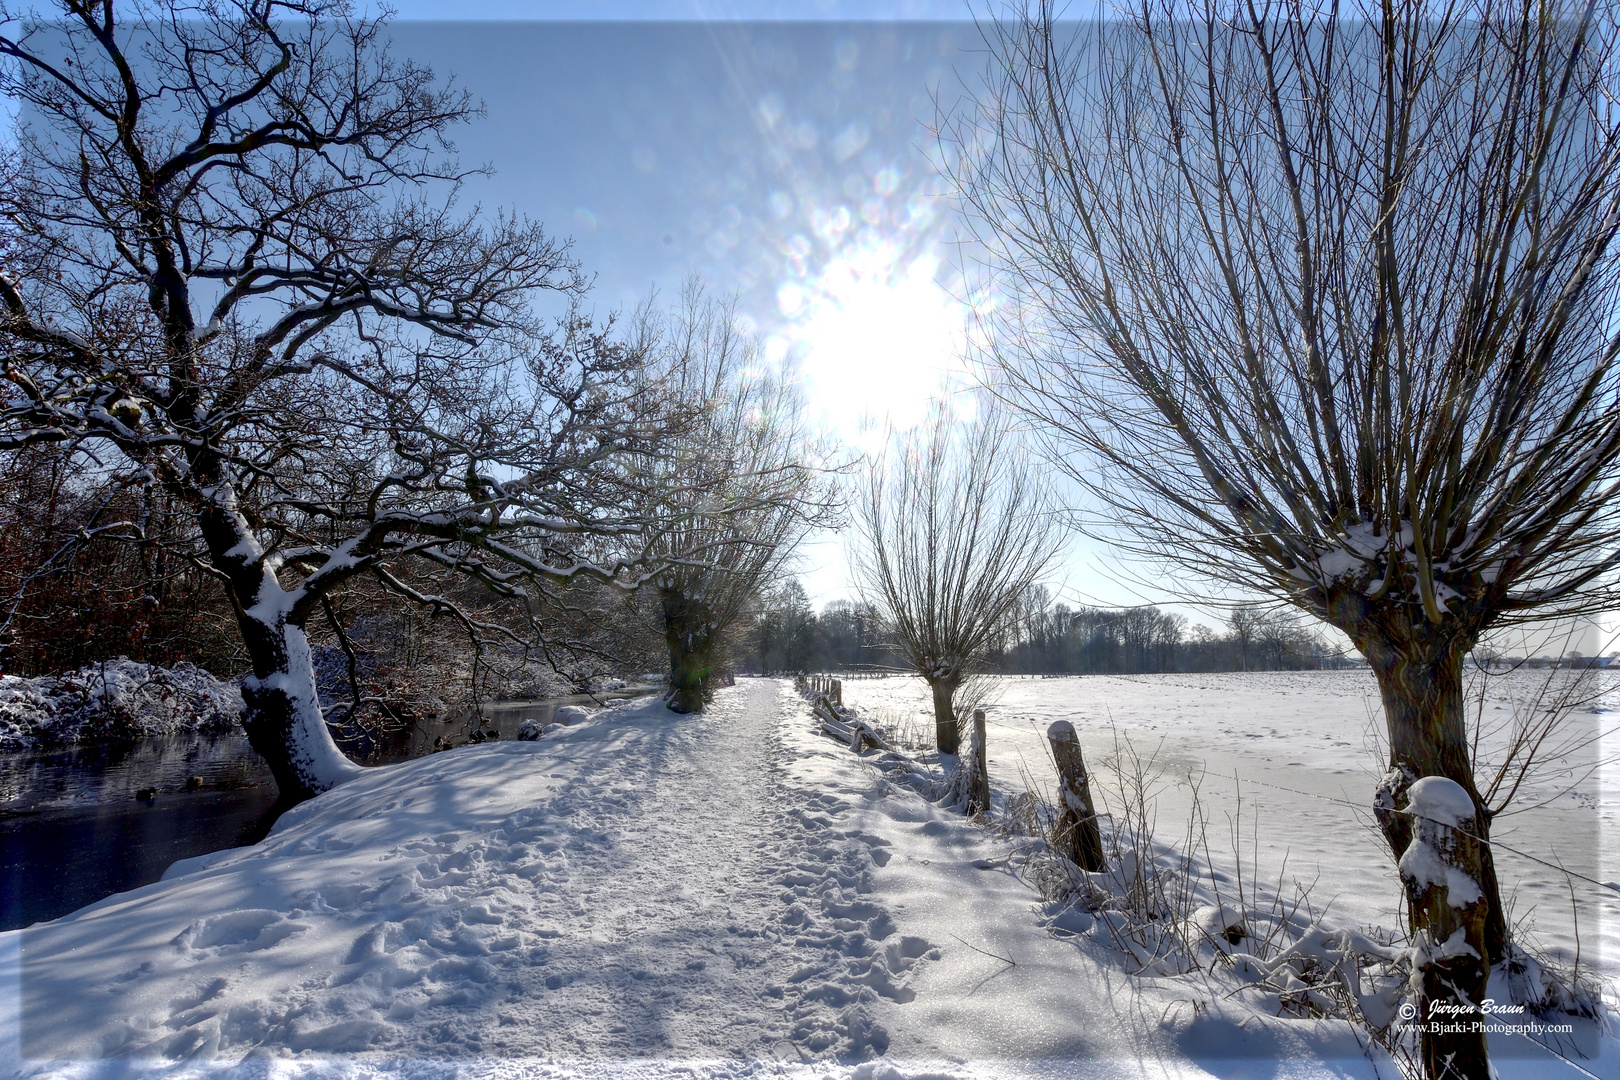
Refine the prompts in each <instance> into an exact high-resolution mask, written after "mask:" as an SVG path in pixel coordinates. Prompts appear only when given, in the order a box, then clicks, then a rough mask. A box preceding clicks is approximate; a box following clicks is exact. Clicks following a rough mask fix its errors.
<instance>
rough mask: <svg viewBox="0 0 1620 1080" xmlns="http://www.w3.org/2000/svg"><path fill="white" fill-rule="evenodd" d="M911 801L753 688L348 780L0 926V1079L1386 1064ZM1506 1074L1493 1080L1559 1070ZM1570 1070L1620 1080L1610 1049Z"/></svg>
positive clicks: (1222, 1069) (983, 833)
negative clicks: (157, 876)
mask: <svg viewBox="0 0 1620 1080" xmlns="http://www.w3.org/2000/svg"><path fill="white" fill-rule="evenodd" d="M869 685H870V686H871V687H873V688H876V687H878V686H880V685H882V684H878V683H872V684H869ZM897 686H898V684H895V686H894V687H890V688H889V689H890V690H892V691H894V692H896V693H898V692H899V691H898V690H897V689H895V687H897ZM852 688H854V689H857V690H858V693H856V694H855V695H852V696H855V697H856V698H857V700H858V698H859V696H860V694H861V693H864V692H865V690H866V687H865V686H856V685H855V684H852ZM1009 708H1010V706H1009ZM1075 719H1078V718H1075ZM1082 737H1084V731H1083V732H1082ZM1089 750H1090V747H1089V746H1088V751H1089ZM993 757H994V755H993ZM992 767H993V768H995V766H992ZM925 788H926V784H925V783H921V782H919V778H918V776H917V773H916V771H915V770H913V769H911V768H910V767H909V766H907V765H906V763H904V762H903V761H899V760H897V759H894V758H892V757H890V758H884V757H883V756H882V755H879V754H877V753H876V752H868V753H867V754H865V755H863V756H862V757H856V756H855V755H853V754H851V753H850V752H849V750H848V749H847V748H846V747H843V746H841V745H839V744H838V743H835V742H833V741H832V740H829V739H827V738H825V737H823V736H821V735H819V734H816V731H815V725H814V723H813V721H811V719H810V717H809V712H808V709H807V707H806V705H805V703H804V701H803V700H802V699H801V698H799V697H798V696H797V695H796V694H794V693H793V692H792V691H791V688H790V687H789V685H788V684H786V683H784V682H780V681H775V680H743V681H742V682H741V683H740V684H739V685H738V686H737V687H735V688H733V689H729V690H725V691H722V692H721V694H720V696H719V698H718V700H717V701H716V702H715V703H714V705H713V707H712V708H711V709H709V710H708V711H707V712H705V713H704V714H702V715H698V716H677V715H675V714H672V713H669V712H668V711H666V710H664V709H663V708H662V706H661V705H659V704H658V703H657V702H644V703H639V704H626V705H621V706H618V707H615V708H611V709H608V710H604V711H602V712H599V713H597V714H595V715H594V716H593V717H592V718H591V721H590V722H588V723H585V724H581V725H577V726H571V727H567V728H564V729H560V730H559V731H556V732H553V733H551V734H548V735H547V736H546V737H545V738H544V739H542V740H541V741H539V742H532V743H506V742H501V743H495V744H485V745H482V746H477V747H468V748H465V749H460V750H455V751H451V752H448V753H443V754H437V755H433V756H431V757H427V758H422V759H418V760H414V761H411V762H408V763H405V764H403V765H397V766H391V767H388V768H382V769H375V770H369V771H367V773H366V774H365V775H363V776H362V777H361V778H359V779H357V780H355V781H352V782H350V783H348V784H346V785H344V786H342V787H340V788H338V789H337V790H335V791H332V792H329V793H328V794H326V795H324V796H322V797H320V798H319V799H316V800H313V801H311V802H309V803H306V804H304V805H303V806H300V807H298V808H297V809H295V810H294V811H292V812H290V813H289V814H287V815H286V816H284V817H283V818H282V820H281V822H280V823H279V824H278V825H277V827H276V829H275V831H274V832H273V833H272V834H271V836H270V837H269V838H268V839H267V840H265V841H264V842H263V843H261V844H258V845H256V846H254V847H251V848H242V849H236V850H232V851H228V852H222V853H217V854H215V855H211V856H205V857H203V858H201V859H196V860H190V861H188V862H186V863H181V864H177V865H176V866H175V867H174V868H173V870H172V871H171V873H170V874H169V875H168V876H167V877H166V879H165V880H164V881H162V882H159V883H157V884H154V885H151V886H147V887H145V888H142V889H138V890H136V891H133V892H130V893H125V894H122V895H118V896H114V897H110V898H108V899H107V900H104V901H102V902H100V903H98V904H95V905H92V906H91V907H88V908H85V909H83V910H82V911H80V912H77V913H75V914H73V915H71V916H68V917H66V918H63V919H59V920H56V921H54V922H50V923H44V924H39V925H36V926H34V927H31V928H28V929H26V930H21V931H13V932H10V933H7V934H3V935H0V1004H3V1008H0V1063H15V1064H14V1066H13V1070H12V1071H13V1072H14V1073H15V1074H16V1075H19V1076H25V1077H30V1078H32V1077H46V1076H50V1077H56V1076H62V1077H79V1076H85V1077H89V1076H98V1077H99V1076H126V1075H163V1076H191V1075H198V1076H204V1075H213V1074H215V1073H216V1072H218V1071H219V1070H222V1069H223V1070H228V1071H230V1072H232V1073H240V1074H242V1075H251V1076H255V1077H257V1076H278V1077H279V1076H310V1075H341V1076H362V1075H364V1076H372V1075H400V1076H435V1077H437V1076H446V1075H466V1076H485V1075H489V1076H497V1075H499V1076H507V1075H511V1076H536V1077H540V1076H547V1077H549V1076H576V1075H583V1076H593V1077H594V1076H602V1077H607V1076H613V1077H632V1076H633V1077H638V1078H639V1077H673V1076H728V1077H730V1076H766V1075H789V1076H831V1075H837V1076H840V1077H849V1078H850V1080H906V1078H909V1080H921V1078H923V1077H959V1078H966V1077H979V1076H1041V1077H1048V1076H1049V1077H1063V1076H1110V1077H1112V1076H1147V1075H1151V1076H1172V1077H1175V1076H1189V1077H1202V1076H1208V1075H1216V1076H1223V1077H1225V1076H1279V1077H1281V1076H1289V1077H1294V1076H1307V1077H1308V1076H1355V1077H1374V1076H1383V1077H1386V1078H1388V1077H1390V1076H1392V1075H1393V1073H1392V1071H1391V1069H1390V1064H1389V1062H1388V1060H1387V1059H1384V1060H1383V1062H1382V1064H1381V1066H1378V1065H1375V1059H1374V1058H1372V1057H1369V1056H1367V1055H1365V1054H1364V1053H1363V1051H1362V1047H1361V1043H1360V1041H1359V1040H1358V1038H1357V1035H1356V1034H1355V1033H1354V1032H1353V1031H1352V1030H1351V1028H1350V1027H1349V1026H1348V1025H1346V1024H1343V1023H1340V1022H1337V1021H1326V1020H1310V1019H1290V1018H1286V1017H1281V1016H1275V1015H1272V1009H1271V1008H1270V1006H1269V1005H1268V1006H1266V1007H1261V1008H1257V1007H1254V1006H1252V1005H1251V1004H1249V1003H1248V1000H1247V998H1246V997H1245V996H1243V995H1238V994H1236V993H1233V994H1226V993H1224V991H1225V990H1226V989H1227V988H1228V987H1227V984H1226V983H1222V982H1219V981H1218V980H1216V981H1211V979H1209V978H1204V977H1202V976H1193V977H1143V976H1141V975H1133V974H1131V971H1132V970H1133V969H1134V968H1136V967H1139V965H1136V964H1128V963H1126V962H1125V958H1124V957H1123V956H1122V954H1121V953H1120V952H1119V951H1118V950H1117V949H1115V948H1110V947H1109V946H1107V945H1106V944H1105V943H1104V942H1102V941H1101V940H1100V938H1099V935H1098V934H1096V933H1093V932H1088V928H1089V927H1090V926H1091V922H1090V919H1089V917H1088V916H1084V915H1083V913H1080V912H1075V911H1070V912H1066V913H1065V912H1061V911H1054V910H1053V909H1051V908H1049V907H1047V906H1046V905H1043V904H1042V902H1041V898H1040V897H1039V896H1038V895H1037V894H1036V893H1035V891H1034V890H1033V888H1032V887H1031V886H1030V885H1029V884H1028V882H1027V881H1026V880H1025V879H1024V878H1023V877H1021V876H1020V875H1019V873H1018V872H1017V869H1018V860H1017V859H1016V858H1014V856H1015V854H1016V853H1017V851H1018V850H1019V849H1020V848H1022V847H1024V846H1027V840H1025V839H1021V838H1018V837H1008V836H1002V835H999V834H997V833H996V832H995V831H993V830H987V829H985V828H983V827H980V826H978V825H975V824H973V823H970V822H968V821H965V820H964V819H963V818H962V817H961V816H960V814H958V813H957V812H955V811H953V810H950V809H948V808H944V807H941V806H939V805H938V804H936V803H934V802H931V801H929V800H928V799H926V798H924V797H923V794H922V791H921V790H920V789H925ZM1099 925H1100V924H1099ZM1610 1045H1611V1044H1610V1043H1609V1042H1608V1041H1605V1042H1604V1043H1603V1046H1604V1048H1605V1051H1607V1050H1608V1048H1609V1047H1610ZM1533 1054H1534V1055H1539V1056H1528V1057H1523V1058H1513V1059H1511V1060H1506V1059H1505V1060H1504V1062H1503V1065H1504V1073H1503V1074H1504V1076H1505V1077H1507V1078H1509V1080H1511V1078H1512V1077H1515V1076H1543V1075H1547V1076H1552V1075H1570V1076H1575V1075H1580V1074H1579V1073H1578V1072H1575V1071H1573V1070H1571V1069H1569V1068H1568V1067H1567V1066H1564V1065H1562V1064H1561V1063H1560V1062H1558V1061H1557V1059H1555V1058H1552V1057H1551V1056H1549V1055H1546V1054H1545V1053H1543V1052H1541V1051H1539V1050H1537V1051H1534V1052H1533ZM1583 1065H1584V1066H1586V1067H1587V1068H1590V1069H1592V1070H1593V1071H1594V1072H1596V1074H1597V1075H1601V1076H1606V1077H1607V1076H1617V1075H1620V1067H1617V1062H1616V1060H1615V1055H1614V1054H1612V1053H1608V1052H1605V1053H1604V1054H1602V1055H1600V1056H1599V1057H1597V1058H1595V1059H1592V1060H1588V1061H1585V1062H1583Z"/></svg>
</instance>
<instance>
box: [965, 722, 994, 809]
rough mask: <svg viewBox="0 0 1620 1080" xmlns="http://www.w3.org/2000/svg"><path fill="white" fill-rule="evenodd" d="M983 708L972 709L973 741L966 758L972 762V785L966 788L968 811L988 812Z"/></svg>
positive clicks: (987, 770)
mask: <svg viewBox="0 0 1620 1080" xmlns="http://www.w3.org/2000/svg"><path fill="white" fill-rule="evenodd" d="M985 757H986V754H985V738H984V710H983V709H974V710H973V741H972V744H971V745H970V746H969V747H968V758H969V759H970V760H971V761H972V762H973V786H972V787H971V788H969V789H968V813H969V814H978V813H989V812H990V770H989V768H988V765H987V763H986V760H985Z"/></svg>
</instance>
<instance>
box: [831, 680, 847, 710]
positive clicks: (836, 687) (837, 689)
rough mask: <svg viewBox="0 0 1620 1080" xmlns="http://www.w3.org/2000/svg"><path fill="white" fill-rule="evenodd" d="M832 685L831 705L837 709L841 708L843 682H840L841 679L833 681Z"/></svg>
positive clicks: (842, 702) (842, 703)
mask: <svg viewBox="0 0 1620 1080" xmlns="http://www.w3.org/2000/svg"><path fill="white" fill-rule="evenodd" d="M832 684H833V687H832V696H833V704H834V705H837V706H838V707H839V708H843V705H844V680H842V679H834V680H833V681H832Z"/></svg>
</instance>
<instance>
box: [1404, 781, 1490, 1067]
mask: <svg viewBox="0 0 1620 1080" xmlns="http://www.w3.org/2000/svg"><path fill="white" fill-rule="evenodd" d="M1405 812H1406V813H1408V814H1410V815H1411V817H1412V842H1411V843H1410V844H1409V845H1407V848H1406V851H1405V853H1403V854H1402V855H1401V859H1400V864H1399V865H1400V871H1401V881H1402V883H1403V884H1404V885H1405V886H1406V897H1407V905H1408V909H1409V911H1410V913H1411V922H1412V981H1411V990H1412V991H1413V992H1414V995H1415V997H1416V1001H1415V1002H1414V1004H1415V1005H1416V1007H1417V1015H1416V1017H1415V1020H1416V1022H1417V1023H1418V1024H1419V1025H1420V1027H1419V1029H1418V1030H1419V1035H1420V1043H1421V1049H1422V1058H1423V1070H1424V1075H1426V1076H1428V1077H1430V1078H1433V1080H1438V1078H1440V1077H1457V1078H1458V1080H1488V1078H1489V1077H1490V1076H1491V1068H1490V1065H1489V1061H1488V1058H1487V1055H1486V1045H1485V1022H1486V1021H1487V1020H1488V1019H1489V1017H1488V1016H1487V1015H1486V1014H1484V1013H1482V1012H1481V1011H1480V1009H1479V1007H1478V1005H1477V1004H1476V1003H1477V1002H1480V1001H1483V1000H1484V999H1485V983H1486V980H1487V979H1488V978H1489V976H1490V968H1489V967H1488V965H1487V962H1486V960H1485V959H1484V958H1485V956H1486V949H1485V918H1486V914H1487V911H1488V909H1489V905H1488V904H1487V903H1486V896H1485V892H1484V890H1483V889H1482V888H1481V887H1480V884H1479V883H1480V881H1481V880H1483V870H1484V845H1483V844H1482V843H1481V842H1480V840H1479V838H1478V837H1477V836H1476V835H1474V824H1475V814H1476V811H1475V808H1474V800H1473V799H1472V798H1471V797H1470V796H1469V794H1468V792H1467V791H1465V790H1464V789H1463V787H1462V785H1461V784H1458V783H1457V782H1456V781H1455V780H1451V779H1449V778H1447V777H1444V776H1425V777H1423V778H1422V779H1421V780H1418V781H1417V782H1416V783H1414V784H1413V785H1412V786H1411V787H1410V788H1409V789H1408V790H1407V793H1406V807H1405Z"/></svg>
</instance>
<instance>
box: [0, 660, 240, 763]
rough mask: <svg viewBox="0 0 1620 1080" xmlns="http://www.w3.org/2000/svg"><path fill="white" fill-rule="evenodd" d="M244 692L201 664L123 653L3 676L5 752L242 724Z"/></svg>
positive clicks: (0, 723) (0, 720)
mask: <svg viewBox="0 0 1620 1080" xmlns="http://www.w3.org/2000/svg"><path fill="white" fill-rule="evenodd" d="M241 709H242V692H241V691H240V690H239V689H238V688H237V687H236V685H235V684H234V683H229V682H225V681H223V680H221V679H217V678H215V677H214V676H213V675H211V674H209V673H208V672H206V671H204V670H203V669H202V668H199V667H196V666H194V665H192V664H187V663H180V664H176V665H175V666H174V667H172V668H162V667H155V666H153V665H151V664H141V663H136V662H135V661H133V660H125V659H123V658H119V659H117V660H109V661H107V662H105V663H100V664H90V665H88V666H86V667H82V668H80V669H79V670H78V671H71V672H67V673H65V674H62V675H44V676H40V677H39V678H35V679H24V678H20V677H18V676H16V675H0V750H21V749H26V748H28V747H33V746H38V745H41V744H44V745H47V746H56V745H62V744H65V743H74V742H81V741H93V740H97V739H136V738H142V737H145V736H150V735H175V734H178V733H180V732H183V731H199V732H222V731H230V730H233V729H237V725H238V723H239V716H238V714H239V713H240V712H241Z"/></svg>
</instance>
